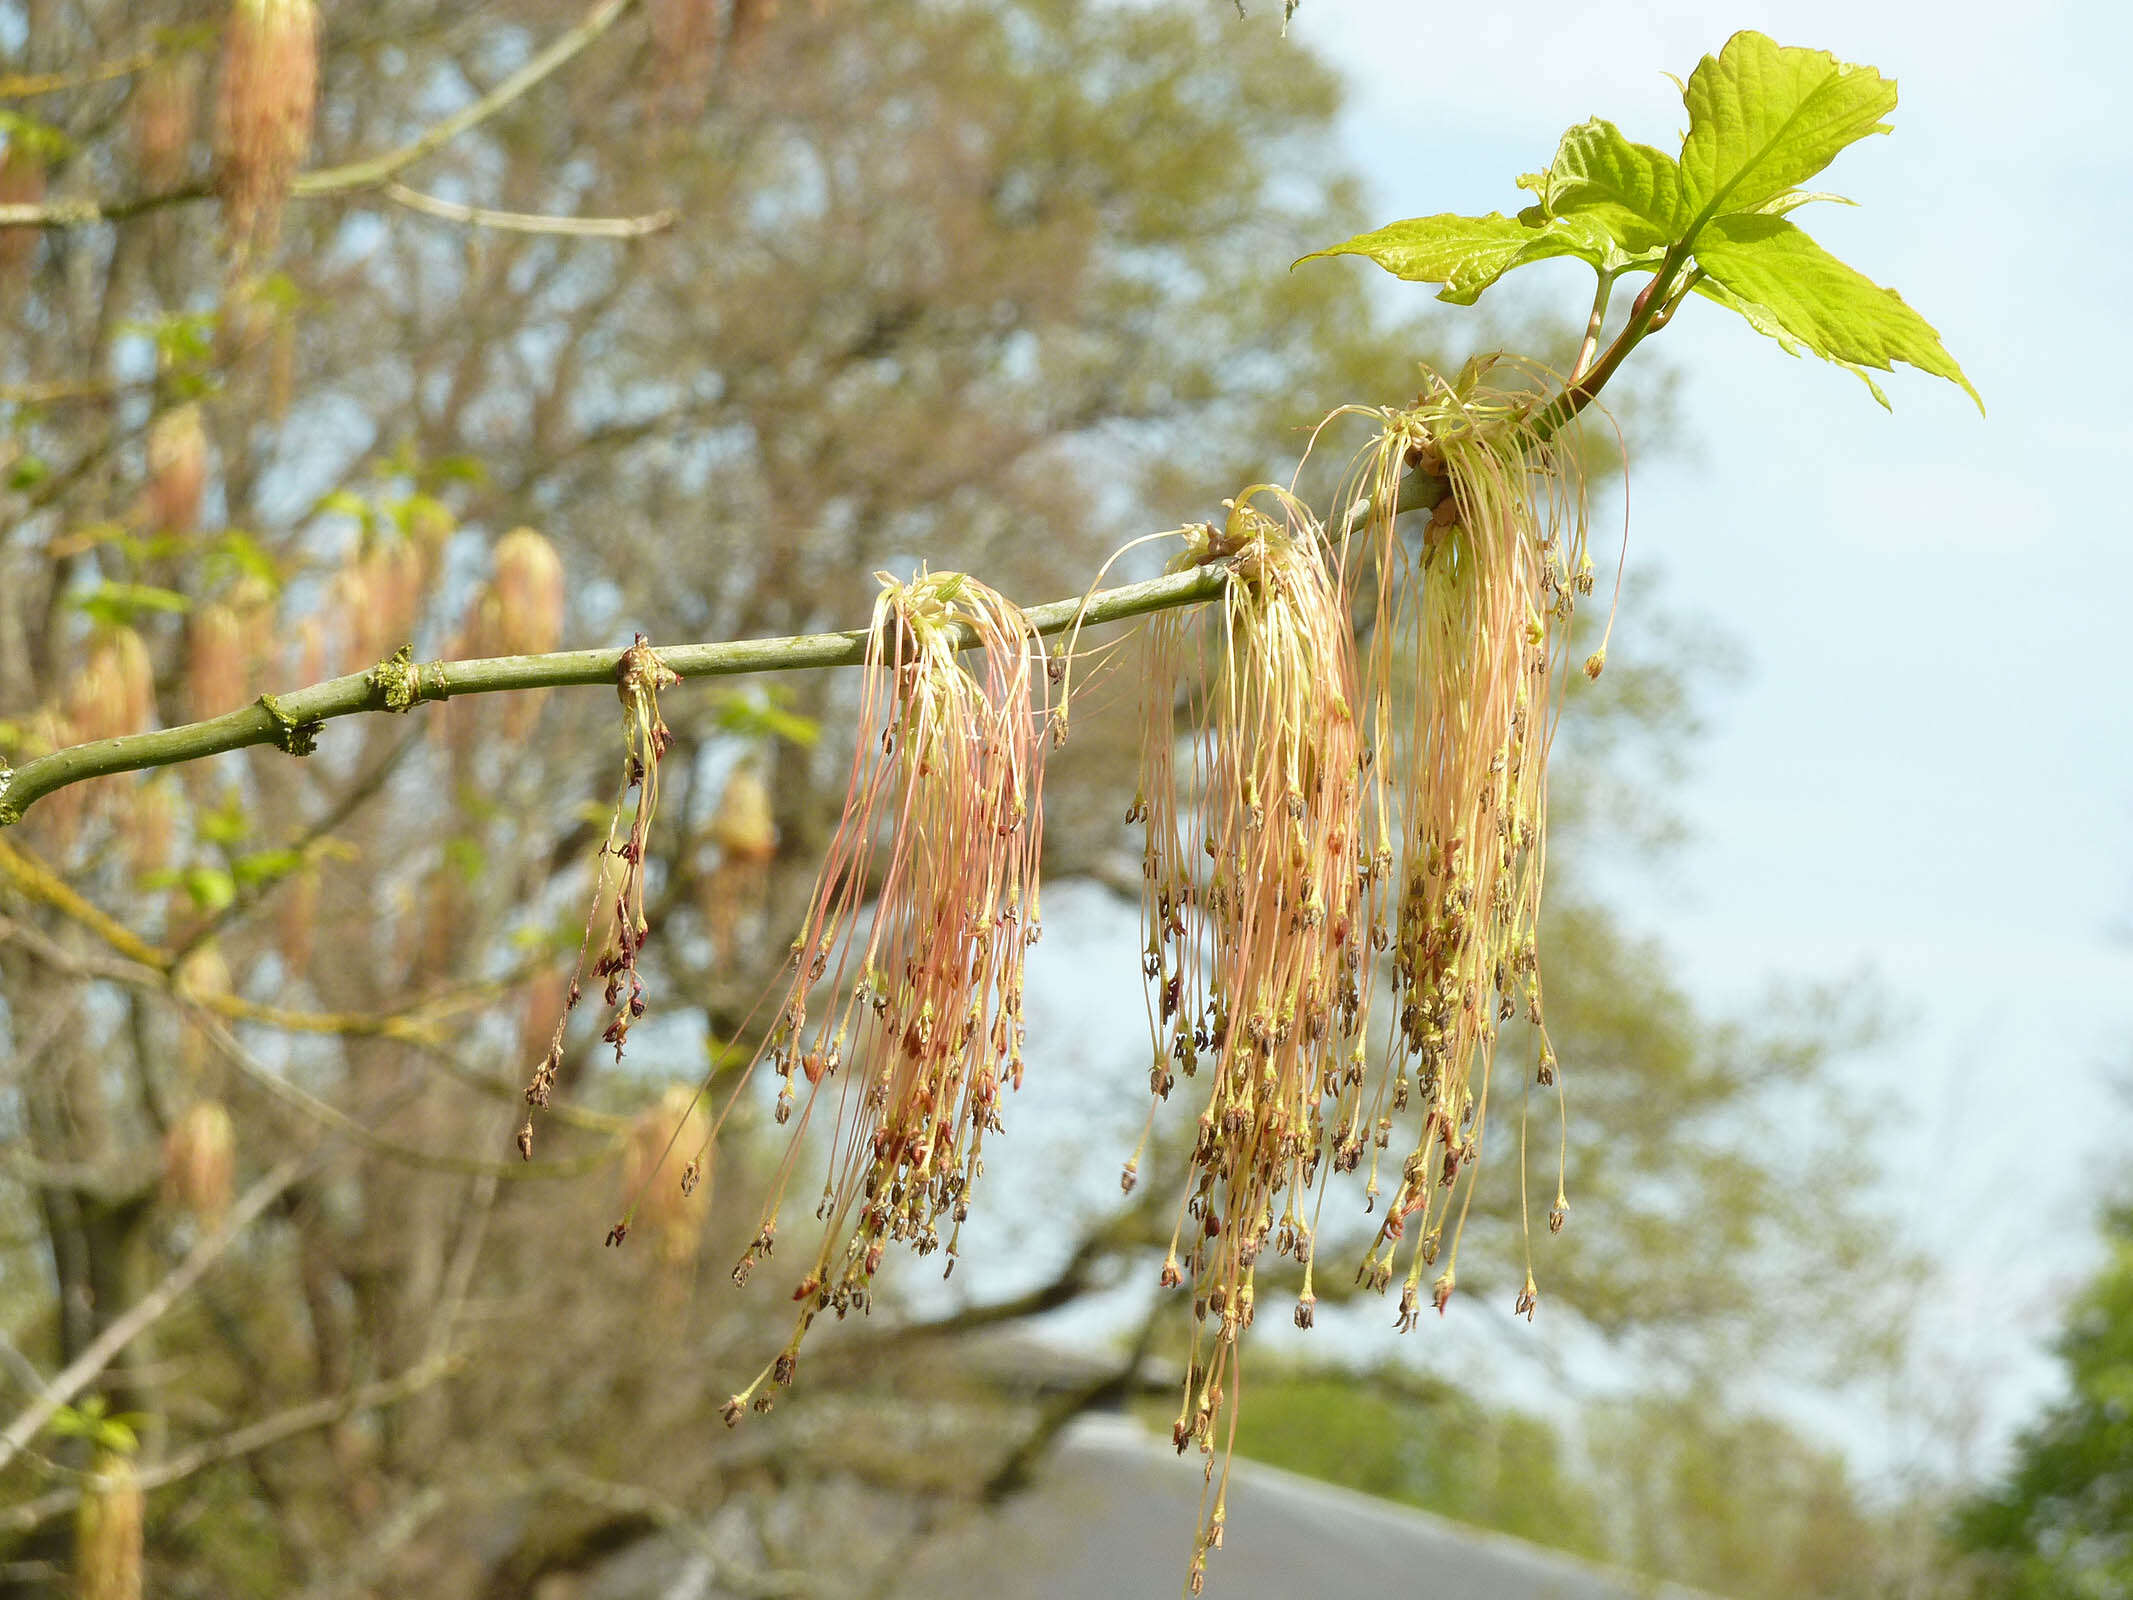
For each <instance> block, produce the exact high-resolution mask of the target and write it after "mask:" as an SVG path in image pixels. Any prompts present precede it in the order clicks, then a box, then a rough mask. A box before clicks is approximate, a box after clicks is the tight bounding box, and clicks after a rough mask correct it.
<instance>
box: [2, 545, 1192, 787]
mask: <svg viewBox="0 0 2133 1600" xmlns="http://www.w3.org/2000/svg"><path fill="white" fill-rule="evenodd" d="M1225 581H1226V579H1225V577H1224V575H1223V574H1222V573H1221V572H1220V571H1218V570H1213V569H1208V568H1200V569H1196V570H1194V571H1191V572H1180V573H1172V574H1170V575H1168V576H1166V577H1161V578H1154V579H1150V580H1149V581H1148V582H1146V583H1130V584H1126V585H1125V586H1123V587H1121V588H1117V589H1107V590H1104V591H1103V592H1101V593H1099V594H1098V595H1096V596H1095V597H1094V598H1093V599H1091V600H1089V601H1088V602H1087V611H1086V613H1085V614H1084V613H1083V601H1082V599H1081V597H1079V596H1076V597H1074V598H1072V599H1067V600H1054V601H1051V602H1049V603H1047V604H1045V605H1041V606H1033V607H1031V608H1030V610H1029V612H1028V616H1029V620H1030V624H1031V626H1032V627H1034V628H1035V629H1036V630H1037V632H1039V633H1042V634H1054V633H1062V632H1064V631H1066V630H1067V629H1068V628H1070V627H1072V626H1073V625H1074V622H1075V619H1076V617H1077V616H1079V617H1080V618H1081V620H1082V621H1083V622H1085V623H1092V624H1093V623H1103V622H1118V621H1122V620H1124V619H1125V618H1128V617H1137V616H1142V615H1144V614H1146V613H1148V612H1151V611H1163V610H1167V609H1169V608H1170V607H1173V606H1185V605H1195V604H1198V603H1199V602H1200V601H1203V600H1211V599H1213V598H1214V597H1215V596H1216V595H1217V594H1219V593H1221V591H1222V585H1223V583H1224V582H1225ZM966 632H967V630H966ZM966 642H967V643H969V644H971V645H973V646H974V645H975V644H976V643H977V639H976V637H975V636H974V635H973V636H971V637H969V638H968V639H967V641H966ZM866 650H867V635H866V632H865V630H863V629H855V630H853V631H850V632H846V633H809V634H799V635H796V636H794V637H790V638H783V639H743V640H737V641H733V642H729V643H724V644H685V645H676V646H674V647H672V648H668V649H662V650H661V651H660V652H659V655H660V659H661V660H663V661H665V662H666V664H667V665H668V667H670V668H671V669H673V670H674V671H675V672H677V673H679V674H680V675H681V676H682V677H684V678H709V677H726V676H732V675H734V674H738V673H745V672H777V671H782V670H785V669H789V668H798V667H850V666H857V665H859V664H860V663H861V662H862V661H864V660H865V659H866ZM621 660H622V651H620V650H618V649H610V650H563V651H558V652H556V653H554V654H552V655H539V656H496V657H491V658H489V659H486V660H479V661H425V662H413V661H408V660H403V659H401V658H399V657H396V658H395V659H394V660H393V661H390V662H386V663H381V664H380V666H379V667H377V668H373V669H372V670H371V671H369V672H352V673H348V674H347V675H345V676H343V677H339V678H331V679H328V680H327V681H326V682H324V683H318V684H313V685H312V686H311V687H310V688H308V689H298V690H295V691H293V692H292V693H289V694H283V695H275V696H273V697H272V699H273V707H272V708H271V709H269V707H268V706H267V705H266V704H265V703H264V700H261V701H255V702H253V703H252V704H251V705H249V706H246V707H245V708H244V709H243V710H241V711H231V712H228V713H226V714H225V715H223V716H219V717H210V718H209V719H208V720H206V721H205V722H193V723H187V724H185V725H184V726H182V727H176V728H161V729H158V730H157V731H155V732H153V733H134V734H128V735H126V736H125V737H124V738H119V739H101V740H98V741H97V742H96V743H94V744H83V745H75V746H73V747H72V748H70V749H66V750H57V751H54V752H53V753H52V754H51V755H48V756H40V757H38V758H37V759H36V760H35V761H30V762H26V763H24V764H23V765H22V766H21V767H19V768H17V769H16V770H15V771H14V772H12V773H10V772H8V770H7V769H6V768H4V767H0V827H5V826H6V825H7V824H9V823H12V822H17V821H19V820H21V817H22V815H23V813H24V812H26V811H27V810H29V808H30V807H31V806H32V805H33V804H35V803H36V802H37V801H39V800H41V799H43V798H44V797H45V796H46V795H48V794H50V793H51V792H52V791H53V790H55V789H62V788H65V787H66V786H67V785H68V784H72V783H80V782H82V781H83V780H85V779H88V778H102V777H108V776H110V775H111V774H112V773H115V772H138V771H141V770H142V769H144V768H148V767H168V766H175V765H176V764H178V763H180V762H184V761H197V760H199V759H201V758H202V757H205V756H214V755H221V754H222V753H223V752H224V751H228V750H242V749H245V748H247V747H248V746H251V745H258V744H275V745H280V744H283V743H284V741H285V740H288V739H289V737H290V730H291V728H292V727H294V728H302V729H315V728H316V727H317V725H318V724H321V723H324V722H330V721H332V720H333V719H334V718H336V717H347V716H355V715H357V714H359V713H362V712H368V711H398V710H406V709H408V708H410V707H412V706H413V705H415V704H416V703H418V702H420V701H424V700H449V699H452V698H454V697H456V696H459V695H469V694H498V693H503V692H507V691H512V690H522V689H554V688H565V687H568V686H571V685H578V684H595V683H604V684H612V683H614V681H615V671H616V668H617V667H618V666H619V665H620V663H621Z"/></svg>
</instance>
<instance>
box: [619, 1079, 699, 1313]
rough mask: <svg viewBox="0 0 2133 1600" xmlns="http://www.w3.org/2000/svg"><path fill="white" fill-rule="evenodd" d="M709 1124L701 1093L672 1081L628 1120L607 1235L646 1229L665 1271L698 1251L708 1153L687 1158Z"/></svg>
mask: <svg viewBox="0 0 2133 1600" xmlns="http://www.w3.org/2000/svg"><path fill="white" fill-rule="evenodd" d="M710 1123H711V1119H710V1117H709V1115H708V1114H707V1112H706V1111H705V1109H704V1104H703V1095H702V1093H701V1092H700V1091H698V1090H696V1089H692V1088H690V1087H688V1086H687V1085H686V1084H672V1085H669V1086H668V1088H667V1090H666V1092H665V1093H664V1094H662V1095H661V1096H660V1097H659V1099H658V1100H657V1101H656V1102H655V1103H654V1104H653V1105H652V1106H650V1107H649V1108H647V1109H646V1110H645V1111H643V1112H642V1113H640V1114H639V1115H638V1117H637V1120H636V1121H635V1122H633V1123H631V1124H630V1132H629V1142H628V1143H627V1145H625V1147H624V1149H623V1155H622V1203H623V1211H622V1218H621V1220H620V1221H619V1222H617V1223H616V1224H615V1227H614V1229H613V1230H612V1231H611V1232H610V1233H609V1235H608V1238H609V1240H610V1242H614V1243H620V1242H621V1239H622V1238H623V1236H624V1235H627V1234H634V1233H636V1232H637V1231H638V1230H639V1229H643V1230H645V1231H647V1232H649V1233H650V1234H651V1235H652V1239H653V1243H654V1245H655V1247H656V1254H657V1255H658V1257H659V1262H660V1266H661V1267H662V1269H664V1270H665V1271H666V1272H668V1273H669V1274H671V1273H672V1272H673V1271H674V1270H675V1269H678V1268H680V1267H682V1266H684V1265H685V1264H686V1263H687V1262H688V1261H689V1260H690V1259H691V1258H692V1257H693V1256H694V1255H695V1254H696V1242H697V1239H698V1237H699V1236H700V1235H701V1233H702V1232H703V1224H704V1208H705V1206H706V1205H707V1204H708V1202H709V1200H710V1192H709V1190H708V1189H706V1188H705V1186H704V1176H705V1174H706V1172H707V1171H708V1170H709V1158H708V1156H700V1157H698V1158H696V1159H689V1158H688V1155H687V1152H689V1151H692V1150H696V1149H698V1148H700V1147H703V1146H705V1142H706V1140H707V1139H708V1137H709V1134H710ZM677 1153H678V1154H677Z"/></svg>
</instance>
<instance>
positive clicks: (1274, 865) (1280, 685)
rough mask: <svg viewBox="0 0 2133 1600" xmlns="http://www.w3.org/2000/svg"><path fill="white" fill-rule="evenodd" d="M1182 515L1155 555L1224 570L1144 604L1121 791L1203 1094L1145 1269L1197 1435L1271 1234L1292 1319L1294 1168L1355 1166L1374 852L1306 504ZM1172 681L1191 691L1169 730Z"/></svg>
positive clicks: (1181, 1435)
mask: <svg viewBox="0 0 2133 1600" xmlns="http://www.w3.org/2000/svg"><path fill="white" fill-rule="evenodd" d="M1262 500H1263V501H1265V502H1266V503H1267V504H1268V505H1270V506H1271V507H1273V508H1274V511H1275V512H1276V513H1278V520H1277V516H1276V515H1270V514H1269V513H1268V512H1266V511H1262V510H1261V509H1259V504H1258V502H1260V501H1262ZM1187 537H1188V545H1187V549H1186V551H1185V553H1184V554H1183V555H1181V556H1180V557H1179V558H1178V561H1177V562H1176V563H1175V564H1174V565H1176V566H1179V567H1183V566H1196V565H1203V564H1206V563H1208V562H1213V561H1220V562H1222V563H1223V565H1224V567H1225V569H1226V573H1227V578H1228V582H1227V585H1226V587H1225V590H1224V593H1223V597H1222V600H1221V601H1220V602H1219V603H1218V604H1216V605H1214V606H1210V607H1206V608H1203V609H1200V610H1198V611H1195V612H1192V613H1182V612H1172V613H1169V614H1167V615H1165V616H1164V617H1162V618H1160V619H1158V620H1157V621H1156V622H1155V623H1154V624H1152V625H1151V630H1150V631H1151V634H1152V638H1151V641H1150V658H1149V663H1148V670H1147V672H1146V674H1145V677H1144V680H1143V682H1144V685H1145V692H1144V698H1143V708H1142V717H1143V721H1142V747H1141V748H1142V773H1143V785H1142V789H1141V793H1140V796H1139V798H1138V799H1137V800H1136V802H1135V804H1134V807H1133V814H1134V816H1137V817H1139V818H1141V819H1142V820H1143V821H1144V822H1145V824H1146V835H1147V845H1146V851H1145V854H1144V857H1143V876H1144V879H1145V885H1144V895H1143V901H1144V907H1145V911H1146V919H1147V927H1146V935H1147V937H1146V943H1145V946H1144V950H1143V958H1142V959H1143V971H1144V973H1145V974H1146V976H1147V977H1148V979H1149V982H1150V985H1151V988H1152V991H1153V995H1154V1004H1153V1017H1154V1021H1155V1025H1156V1043H1157V1053H1156V1057H1155V1063H1154V1066H1153V1068H1152V1069H1151V1074H1150V1079H1151V1081H1150V1088H1151V1090H1152V1091H1153V1092H1154V1095H1155V1097H1156V1099H1157V1100H1161V1099H1163V1098H1165V1097H1167V1096H1168V1095H1169V1093H1170V1091H1171V1089H1172V1088H1173V1087H1174V1086H1175V1083H1176V1073H1177V1072H1182V1073H1183V1074H1185V1075H1186V1076H1188V1077H1192V1078H1195V1079H1197V1080H1198V1081H1199V1082H1200V1083H1201V1085H1202V1086H1203V1089H1204V1094H1205V1104H1204V1109H1203V1110H1202V1111H1201V1112H1200V1118H1199V1126H1198V1132H1197V1137H1196V1139H1195V1141H1194V1144H1193V1150H1192V1157H1191V1166H1190V1176H1189V1180H1188V1184H1187V1192H1186V1196H1185V1199H1184V1202H1183V1205H1182V1207H1181V1212H1180V1215H1179V1218H1178V1223H1177V1226H1176V1228H1175V1230H1174V1231H1173V1234H1172V1239H1171V1246H1170V1250H1169V1253H1168V1255H1167V1256H1166V1258H1165V1260H1164V1263H1163V1270H1162V1279H1163V1283H1164V1284H1165V1285H1166V1286H1171V1285H1176V1284H1179V1283H1184V1282H1190V1284H1191V1285H1192V1295H1193V1342H1192V1359H1191V1361H1190V1363H1189V1365H1188V1369H1187V1376H1186V1381H1185V1389H1184V1395H1183V1400H1182V1404H1181V1406H1180V1409H1179V1412H1178V1417H1177V1421H1176V1423H1175V1424H1174V1427H1173V1436H1174V1438H1175V1440H1176V1442H1177V1445H1178V1448H1179V1449H1180V1450H1183V1449H1184V1448H1185V1447H1186V1446H1187V1445H1188V1444H1192V1443H1197V1444H1198V1445H1199V1447H1200V1448H1201V1449H1202V1450H1203V1451H1207V1452H1210V1453H1211V1452H1212V1451H1213V1449H1214V1442H1215V1437H1216V1433H1217V1431H1218V1424H1219V1422H1220V1420H1221V1419H1222V1416H1223V1412H1224V1408H1225V1400H1226V1399H1232V1398H1233V1397H1234V1393H1235V1388H1234V1383H1235V1373H1234V1359H1233V1358H1234V1356H1235V1352H1236V1345H1237V1339H1238V1335H1239V1334H1240V1333H1241V1332H1242V1331H1243V1330H1244V1329H1245V1328H1246V1327H1248V1326H1250V1324H1251V1321H1252V1316H1253V1312H1254V1307H1255V1299H1256V1293H1255V1283H1254V1280H1255V1276H1256V1273H1257V1267H1258V1262H1259V1258H1260V1256H1261V1255H1262V1253H1263V1252H1265V1251H1266V1249H1267V1248H1268V1247H1269V1246H1270V1245H1271V1246H1272V1248H1273V1249H1274V1251H1275V1252H1276V1253H1277V1254H1284V1255H1290V1256H1293V1257H1294V1258H1295V1259H1296V1260H1297V1261H1298V1262H1300V1263H1302V1265H1303V1267H1304V1271H1305V1283H1306V1289H1305V1297H1304V1300H1303V1301H1302V1302H1301V1305H1300V1307H1299V1311H1298V1320H1299V1321H1300V1322H1303V1323H1305V1324H1306V1325H1308V1323H1309V1320H1310V1312H1309V1308H1310V1305H1311V1303H1312V1300H1311V1296H1310V1291H1309V1288H1308V1285H1309V1282H1310V1270H1311V1262H1312V1239H1313V1235H1314V1231H1315V1224H1316V1220H1317V1219H1316V1206H1315V1205H1314V1204H1313V1203H1312V1201H1311V1191H1312V1190H1313V1187H1314V1185H1315V1184H1316V1181H1317V1178H1318V1176H1319V1173H1320V1169H1321V1167H1322V1166H1323V1165H1324V1164H1325V1163H1326V1161H1327V1160H1328V1159H1329V1158H1330V1159H1331V1161H1332V1163H1333V1165H1334V1166H1335V1167H1337V1168H1338V1167H1341V1166H1343V1165H1345V1166H1350V1167H1352V1166H1353V1165H1354V1164H1355V1160H1356V1157H1357V1155H1358V1154H1359V1152H1360V1150H1361V1148H1362V1141H1363V1138H1364V1132H1365V1124H1364V1118H1365V1114H1366V1108H1365V1105H1364V1080H1365V1076H1366V1075H1365V1071H1364V1063H1365V1053H1364V1047H1363V1028H1364V1025H1365V1024H1366V1023H1367V1021H1368V1018H1369V1000H1370V989H1371V977H1372V966H1371V962H1370V960H1369V959H1368V952H1367V951H1366V949H1365V945H1366V943H1367V940H1368V935H1369V930H1370V929H1371V927H1372V926H1373V925H1374V923H1375V921H1376V907H1377V904H1378V901H1379V898H1380V893H1381V883H1382V878H1383V873H1384V869H1385V868H1386V867H1388V866H1389V865H1390V858H1389V854H1387V855H1385V856H1384V857H1383V858H1382V859H1381V856H1380V853H1379V852H1378V851H1377V850H1376V849H1375V847H1374V845H1373V844H1372V842H1371V840H1370V839H1369V838H1368V836H1367V835H1366V833H1365V831H1364V820H1365V819H1364V811H1363V797H1364V778H1365V770H1364V769H1365V763H1364V756H1363V749H1362V744H1361V741H1360V739H1359V737H1358V727H1357V721H1356V715H1355V703H1356V702H1355V694H1356V689H1357V670H1356V658H1355V648H1354V642H1353V639H1352V636H1351V635H1350V632H1349V629H1348V626H1347V623H1346V620H1345V618H1344V615H1343V612H1342V598H1341V593H1340V588H1339V584H1338V580H1337V577H1336V575H1335V573H1334V572H1333V571H1332V570H1331V568H1330V566H1329V564H1328V562H1327V558H1326V550H1325V545H1324V541H1323V540H1322V538H1321V537H1320V534H1319V529H1318V526H1317V524H1316V523H1315V522H1314V521H1313V520H1312V518H1311V516H1310V514H1309V512H1308V511H1306V510H1305V509H1304V507H1303V506H1302V505H1300V504H1299V503H1298V502H1297V501H1296V500H1294V499H1293V498H1292V497H1291V496H1289V495H1288V494H1286V493H1284V492H1283V491H1281V490H1278V489H1272V488H1268V487H1266V486H1260V487H1257V488H1254V489H1250V490H1247V491H1246V492H1245V493H1244V494H1242V495H1240V496H1238V497H1237V499H1236V500H1234V501H1233V502H1231V503H1230V513H1229V517H1228V520H1227V524H1226V526H1225V527H1224V528H1222V529H1220V530H1217V529H1215V528H1213V527H1211V526H1209V527H1203V528H1200V529H1197V530H1190V531H1189V532H1188V536H1187ZM1184 683H1194V684H1195V685H1196V688H1197V691H1198V692H1197V695H1196V699H1197V707H1198V709H1197V712H1196V713H1195V714H1194V715H1193V716H1192V717H1191V718H1190V722H1191V726H1190V728H1189V730H1188V731H1187V732H1186V733H1185V734H1184V736H1183V737H1182V738H1180V735H1179V731H1178V726H1177V721H1178V719H1177V711H1176V697H1177V693H1178V690H1179V687H1180V685H1181V684H1184ZM1173 1069H1175V1071H1174V1070H1173ZM1150 1114H1151V1118H1152V1116H1153V1107H1151V1110H1150ZM1145 1138H1146V1134H1145V1133H1144V1134H1143V1139H1144V1141H1145ZM1139 1155H1140V1152H1139V1151H1136V1152H1135V1156H1134V1159H1133V1160H1132V1161H1130V1162H1129V1163H1128V1164H1127V1168H1126V1185H1127V1187H1129V1188H1130V1187H1131V1186H1132V1184H1133V1182H1134V1179H1135V1175H1136V1170H1137V1166H1138V1162H1139ZM1319 1197H1320V1198H1323V1191H1322V1190H1321V1191H1319ZM1227 1478H1228V1474H1227V1471H1226V1470H1225V1472H1224V1474H1223V1482H1222V1484H1221V1485H1220V1486H1219V1487H1218V1488H1217V1489H1216V1491H1215V1493H1214V1496H1213V1502H1212V1506H1211V1509H1210V1510H1209V1511H1208V1513H1207V1515H1206V1517H1205V1519H1204V1521H1203V1525H1202V1530H1201V1544H1200V1547H1199V1548H1198V1549H1196V1551H1195V1553H1194V1575H1195V1581H1196V1582H1197V1580H1198V1576H1199V1574H1200V1572H1201V1571H1202V1569H1203V1566H1204V1562H1205V1557H1206V1550H1207V1549H1208V1548H1211V1547H1212V1546H1214V1545H1217V1544H1219V1543H1220V1542H1221V1530H1222V1524H1223V1519H1224V1515H1225V1509H1226V1508H1225V1496H1226V1490H1227Z"/></svg>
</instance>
